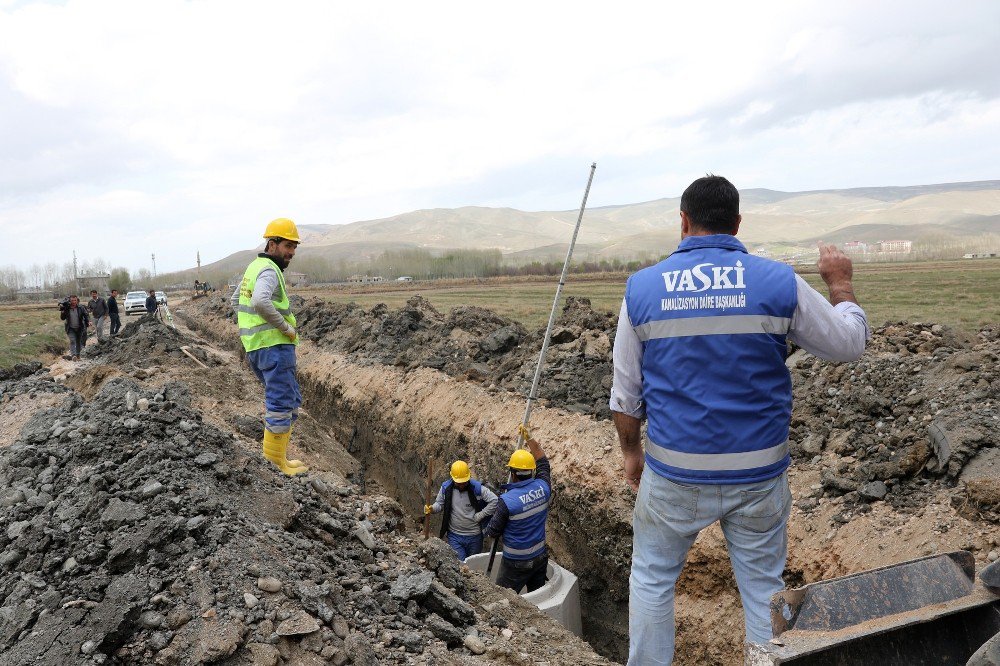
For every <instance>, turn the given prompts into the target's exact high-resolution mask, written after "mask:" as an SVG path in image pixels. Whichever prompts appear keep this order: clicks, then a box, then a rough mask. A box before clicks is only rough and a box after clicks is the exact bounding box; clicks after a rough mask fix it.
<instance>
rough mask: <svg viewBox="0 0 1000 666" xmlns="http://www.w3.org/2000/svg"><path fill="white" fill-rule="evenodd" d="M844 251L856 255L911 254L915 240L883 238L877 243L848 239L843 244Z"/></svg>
mask: <svg viewBox="0 0 1000 666" xmlns="http://www.w3.org/2000/svg"><path fill="white" fill-rule="evenodd" d="M843 249H844V252H846V253H847V254H856V255H882V256H885V255H900V254H910V253H911V252H912V251H913V241H909V240H882V241H878V242H877V243H865V242H864V241H847V242H846V243H844V245H843Z"/></svg>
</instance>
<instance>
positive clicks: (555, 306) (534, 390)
mask: <svg viewBox="0 0 1000 666" xmlns="http://www.w3.org/2000/svg"><path fill="white" fill-rule="evenodd" d="M596 170H597V162H594V163H593V164H591V165H590V177H589V178H588V179H587V189H586V190H584V192H583V202H582V203H581V204H580V214H579V215H577V218H576V226H575V227H573V239H572V240H571V241H570V242H569V249H567V250H566V261H564V262H563V269H562V275H560V276H559V285H558V286H557V287H556V295H555V298H553V299H552V310H551V312H549V324H548V326H546V327H545V338H544V339H543V340H542V351H540V352H539V353H538V365H536V366H535V378H534V379H533V380H532V381H531V391H530V392H529V393H528V403H527V404H526V405H525V407H524V418H523V419H522V420H521V422H522V423H523V424H524V425H528V420H529V419H530V418H531V403H532V402H534V401H535V400H536V399H538V381H539V380H540V379H541V377H542V366H543V365H544V364H545V353H546V352H547V351H548V350H549V341H550V340H551V339H552V325H553V324H555V321H556V312H558V310H559V297H560V296H562V288H563V285H565V284H566V274H567V273H569V263H570V259H572V258H573V248H574V247H575V246H576V236H577V234H578V233H580V223H581V222H583V211H584V209H586V208H587V197H588V196H590V185H591V183H593V182H594V172H595V171H596ZM522 446H524V436H523V435H521V434H518V436H517V448H521V447H522Z"/></svg>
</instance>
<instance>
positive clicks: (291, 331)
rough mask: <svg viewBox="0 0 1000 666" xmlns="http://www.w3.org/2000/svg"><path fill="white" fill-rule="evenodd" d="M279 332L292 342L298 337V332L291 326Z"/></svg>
mask: <svg viewBox="0 0 1000 666" xmlns="http://www.w3.org/2000/svg"><path fill="white" fill-rule="evenodd" d="M281 334H282V335H284V336H285V337H286V338H288V339H289V340H291V341H292V342H295V338H296V337H298V335H299V334H298V333H296V332H295V329H294V328H292V327H291V326H289V327H288V330H287V331H282V332H281Z"/></svg>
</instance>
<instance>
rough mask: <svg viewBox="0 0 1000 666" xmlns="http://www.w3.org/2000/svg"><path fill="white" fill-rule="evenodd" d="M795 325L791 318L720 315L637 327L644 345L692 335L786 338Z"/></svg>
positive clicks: (659, 321) (660, 321) (661, 321)
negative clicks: (752, 334)
mask: <svg viewBox="0 0 1000 666" xmlns="http://www.w3.org/2000/svg"><path fill="white" fill-rule="evenodd" d="M791 324H792V320H791V319H790V318H788V317H772V316H770V315H719V316H713V317H684V318H678V319H661V320H656V321H647V322H646V323H645V324H639V325H638V326H636V327H635V334H636V335H637V336H638V337H639V340H641V341H642V342H647V341H649V340H662V339H664V338H683V337H687V336H692V335H738V334H742V333H768V334H771V335H785V334H787V333H788V329H789V327H790V326H791Z"/></svg>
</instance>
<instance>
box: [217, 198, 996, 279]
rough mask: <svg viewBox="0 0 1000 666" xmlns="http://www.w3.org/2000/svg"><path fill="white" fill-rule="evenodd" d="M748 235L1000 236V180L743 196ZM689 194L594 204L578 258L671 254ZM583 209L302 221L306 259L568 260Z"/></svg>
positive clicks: (792, 239)
mask: <svg viewBox="0 0 1000 666" xmlns="http://www.w3.org/2000/svg"><path fill="white" fill-rule="evenodd" d="M740 196H741V201H740V203H741V212H742V214H743V224H742V226H741V227H740V233H739V237H740V239H742V240H743V241H744V242H745V243H747V244H748V245H753V246H755V247H763V248H765V249H766V248H768V247H772V248H779V247H780V248H789V247H802V248H805V247H810V246H815V243H816V241H819V240H823V241H827V242H834V243H843V242H845V241H850V240H859V241H865V242H872V241H878V240H888V239H905V240H912V241H914V243H921V242H940V241H942V240H947V241H955V240H961V239H963V238H969V237H973V236H982V235H983V234H997V235H1000V180H989V181H978V182H971V183H946V184H940V185H915V186H909V187H861V188H853V189H846V190H814V191H810V192H778V191H775V190H767V189H750V190H743V191H741V192H740ZM679 204H680V197H675V198H667V199H657V200H655V201H646V202H643V203H636V204H625V205H619V206H603V207H599V208H588V209H587V211H586V213H585V215H584V219H583V225H582V227H581V229H580V234H579V237H578V240H577V247H576V250H575V253H574V258H578V259H580V260H584V259H590V260H595V259H602V258H608V259H610V258H614V257H618V258H621V259H626V260H630V259H645V258H649V257H653V256H659V255H662V254H666V253H668V252H670V251H671V250H673V249H674V248H675V247H676V245H677V242H678V240H679V235H680V221H679V218H678V210H679V208H678V207H679ZM577 212H578V211H576V210H564V211H540V212H527V211H521V210H515V209H513V208H482V207H476V206H466V207H462V208H435V209H430V210H417V211H413V212H410V213H403V214H401V215H395V216H393V217H388V218H384V219H379V220H365V221H362V222H353V223H350V224H341V225H334V224H303V225H299V231H300V233H301V234H302V237H303V238H302V240H303V243H302V246H301V248H300V250H299V253H298V255H297V257H298V258H303V259H304V258H312V257H316V258H323V259H326V260H328V261H334V262H336V261H338V260H341V259H346V260H350V261H359V260H362V261H363V260H365V259H370V258H375V257H377V256H379V255H380V254H381V253H382V252H384V251H386V250H400V249H406V248H425V249H428V250H431V251H434V252H437V251H442V250H447V249H487V248H497V249H499V250H500V251H501V252H502V253H503V254H504V255H505V257H506V258H508V259H510V260H511V261H517V262H526V261H532V260H551V259H561V258H562V257H564V256H565V253H566V248H567V244H568V243H569V240H570V236H571V235H572V231H573V225H574V223H575V222H576V216H577ZM256 251H257V250H246V251H242V252H237V253H235V254H233V255H230V256H228V257H226V258H225V259H222V260H220V261H218V262H215V263H214V264H209V265H207V266H203V267H202V269H203V270H206V271H213V272H222V271H232V272H234V273H235V272H237V271H239V270H242V269H243V267H244V266H245V265H246V264H247V262H248V261H249V260H250V258H251V257H252V256H253V254H254V252H256Z"/></svg>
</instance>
